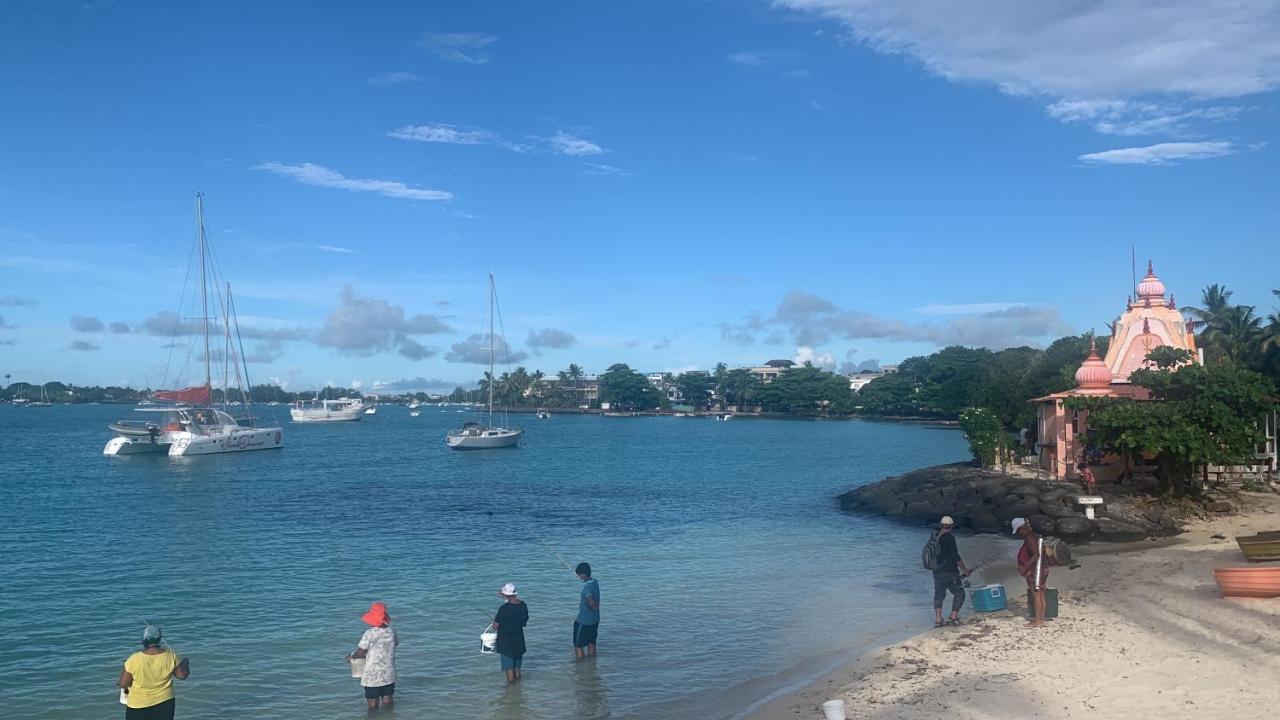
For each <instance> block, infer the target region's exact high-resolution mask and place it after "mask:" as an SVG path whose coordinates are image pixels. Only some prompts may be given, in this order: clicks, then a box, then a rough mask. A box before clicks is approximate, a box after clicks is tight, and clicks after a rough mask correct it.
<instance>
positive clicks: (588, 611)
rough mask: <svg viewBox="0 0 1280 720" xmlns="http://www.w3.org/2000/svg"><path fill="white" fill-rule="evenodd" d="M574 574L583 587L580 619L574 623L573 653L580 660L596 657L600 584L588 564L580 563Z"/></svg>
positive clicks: (579, 611)
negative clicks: (593, 576) (592, 575)
mask: <svg viewBox="0 0 1280 720" xmlns="http://www.w3.org/2000/svg"><path fill="white" fill-rule="evenodd" d="M574 572H575V573H577V575H578V579H579V580H581V581H582V582H583V585H582V595H581V597H580V598H579V599H578V617H577V619H576V620H574V621H573V653H574V655H577V656H578V658H579V659H581V658H584V657H595V654H596V635H597V634H598V633H599V632H600V583H599V582H597V581H596V580H594V579H592V577H591V566H590V565H588V564H587V563H578V567H577V568H575V569H574Z"/></svg>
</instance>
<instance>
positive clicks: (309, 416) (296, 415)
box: [289, 397, 365, 423]
mask: <svg viewBox="0 0 1280 720" xmlns="http://www.w3.org/2000/svg"><path fill="white" fill-rule="evenodd" d="M364 409H365V408H364V401H362V400H360V399H358V398H347V397H341V398H338V399H336V400H321V399H319V398H316V399H315V400H299V401H297V402H295V403H294V404H293V407H291V408H289V417H291V418H293V421H294V422H297V423H300V422H355V421H357V420H359V419H361V418H362V417H364V415H365V412H364Z"/></svg>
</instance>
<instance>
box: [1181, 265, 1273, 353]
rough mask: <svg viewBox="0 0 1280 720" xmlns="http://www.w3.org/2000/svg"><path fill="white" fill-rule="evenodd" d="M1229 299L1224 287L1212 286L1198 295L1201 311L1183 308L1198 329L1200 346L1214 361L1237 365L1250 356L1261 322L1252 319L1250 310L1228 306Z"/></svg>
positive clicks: (1229, 304)
mask: <svg viewBox="0 0 1280 720" xmlns="http://www.w3.org/2000/svg"><path fill="white" fill-rule="evenodd" d="M1231 295H1232V292H1231V291H1230V290H1228V289H1227V288H1226V286H1224V285H1219V284H1217V283H1214V284H1213V285H1210V286H1208V287H1206V288H1205V289H1204V291H1203V292H1201V294H1200V301H1201V307H1198V308H1196V307H1188V308H1185V310H1186V312H1187V314H1188V315H1190V316H1191V317H1192V318H1193V319H1195V320H1197V321H1198V322H1199V323H1200V324H1201V325H1202V328H1201V330H1200V339H1201V343H1202V344H1203V345H1204V348H1205V354H1206V355H1207V356H1209V358H1210V359H1211V360H1214V361H1222V360H1229V361H1234V362H1238V361H1240V360H1242V359H1243V358H1245V357H1247V356H1248V355H1249V354H1250V352H1251V350H1252V349H1253V347H1254V343H1256V340H1257V339H1256V331H1257V330H1258V329H1259V328H1260V324H1261V321H1260V320H1259V319H1258V318H1257V317H1255V316H1254V315H1253V311H1254V308H1253V307H1252V306H1247V305H1232V304H1231Z"/></svg>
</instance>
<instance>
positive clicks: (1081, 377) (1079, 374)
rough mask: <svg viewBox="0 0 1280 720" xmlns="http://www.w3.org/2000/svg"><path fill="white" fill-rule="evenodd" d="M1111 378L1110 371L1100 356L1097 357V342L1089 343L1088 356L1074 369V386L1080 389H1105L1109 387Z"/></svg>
mask: <svg viewBox="0 0 1280 720" xmlns="http://www.w3.org/2000/svg"><path fill="white" fill-rule="evenodd" d="M1111 380H1112V377H1111V371H1110V370H1108V369H1107V364H1106V363H1104V362H1102V358H1100V357H1098V346H1097V344H1096V343H1090V345H1089V357H1087V358H1085V361H1084V362H1083V363H1081V364H1080V369H1079V370H1076V386H1077V387H1079V388H1080V389H1081V390H1105V389H1107V388H1109V387H1111Z"/></svg>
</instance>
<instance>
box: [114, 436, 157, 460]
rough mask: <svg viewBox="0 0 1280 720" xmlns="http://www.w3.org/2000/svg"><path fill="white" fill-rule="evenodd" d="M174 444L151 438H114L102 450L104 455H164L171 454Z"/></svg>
mask: <svg viewBox="0 0 1280 720" xmlns="http://www.w3.org/2000/svg"><path fill="white" fill-rule="evenodd" d="M171 446H172V443H171V442H169V441H168V440H160V439H153V438H150V437H113V438H111V439H110V440H108V441H107V446H106V447H104V448H103V449H102V454H103V455H112V456H114V455H162V454H166V453H168V452H169V448H170V447H171Z"/></svg>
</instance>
